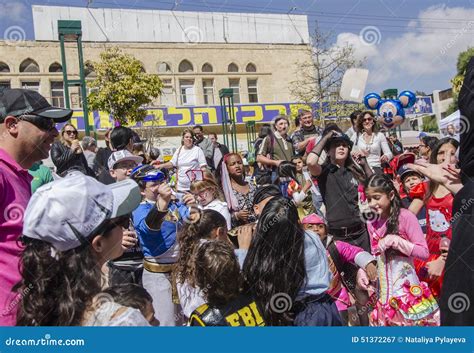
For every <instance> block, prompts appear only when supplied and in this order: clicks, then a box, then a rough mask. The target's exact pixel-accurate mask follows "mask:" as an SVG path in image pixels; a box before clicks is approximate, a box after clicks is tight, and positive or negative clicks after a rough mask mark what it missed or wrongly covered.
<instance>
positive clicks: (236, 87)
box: [229, 78, 240, 104]
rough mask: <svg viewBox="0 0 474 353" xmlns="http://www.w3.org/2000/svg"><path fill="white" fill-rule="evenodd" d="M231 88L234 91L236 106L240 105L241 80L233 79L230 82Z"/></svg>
mask: <svg viewBox="0 0 474 353" xmlns="http://www.w3.org/2000/svg"><path fill="white" fill-rule="evenodd" d="M229 87H230V88H232V89H233V90H234V104H239V103H240V80H239V79H238V78H231V79H230V80H229Z"/></svg>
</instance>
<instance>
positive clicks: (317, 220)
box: [301, 213, 326, 224]
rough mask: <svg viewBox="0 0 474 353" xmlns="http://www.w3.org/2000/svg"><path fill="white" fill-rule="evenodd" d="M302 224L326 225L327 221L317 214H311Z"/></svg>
mask: <svg viewBox="0 0 474 353" xmlns="http://www.w3.org/2000/svg"><path fill="white" fill-rule="evenodd" d="M301 223H302V224H326V221H325V220H324V218H323V217H321V216H318V215H317V214H315V213H311V214H310V215H308V216H306V217H305V218H303V220H302V221H301Z"/></svg>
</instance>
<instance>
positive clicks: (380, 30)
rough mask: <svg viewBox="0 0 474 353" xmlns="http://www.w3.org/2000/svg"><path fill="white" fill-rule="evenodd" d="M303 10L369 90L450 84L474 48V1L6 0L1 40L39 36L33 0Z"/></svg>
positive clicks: (1, 0)
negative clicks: (357, 65)
mask: <svg viewBox="0 0 474 353" xmlns="http://www.w3.org/2000/svg"><path fill="white" fill-rule="evenodd" d="M88 2H89V3H90V4H89V6H90V7H95V8H102V7H109V8H136V9H161V10H171V9H175V10H180V11H206V12H207V11H216V12H251V13H263V14H265V13H281V14H286V13H288V12H291V13H292V14H304V15H307V16H308V24H309V27H310V32H312V31H314V28H315V27H316V23H317V24H318V27H319V28H320V29H321V30H322V31H324V32H330V33H331V34H332V36H331V39H332V43H333V45H335V46H337V45H345V44H350V45H352V46H354V49H355V55H356V57H357V58H358V59H361V60H363V61H364V66H365V67H366V68H367V69H369V80H368V84H367V89H366V93H368V92H371V91H374V92H381V91H383V90H384V89H387V88H398V90H399V91H402V90H406V89H408V90H412V91H423V92H426V93H428V94H430V93H431V92H432V91H433V90H436V89H441V90H442V89H446V88H449V87H451V83H450V80H451V78H452V77H453V76H454V75H455V74H456V61H457V57H458V54H459V52H461V51H464V50H466V49H467V48H469V47H473V46H474V0H454V1H444V2H437V1H425V0H420V1H418V0H417V1H414V0H400V1H396V0H395V1H394V0H360V1H342V0H289V1H283V0H220V1H219V0H154V1H153V0H113V1H110V0H69V1H62V0H33V1H27V0H0V38H4V39H7V40H8V39H12V38H13V39H16V40H18V39H19V40H23V39H25V40H33V39H34V34H33V21H32V13H31V5H56V6H81V7H85V6H86V5H87V4H88Z"/></svg>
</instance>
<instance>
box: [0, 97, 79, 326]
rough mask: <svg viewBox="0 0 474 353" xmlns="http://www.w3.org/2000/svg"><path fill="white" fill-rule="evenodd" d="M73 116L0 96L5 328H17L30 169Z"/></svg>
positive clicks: (0, 301) (0, 272)
mask: <svg viewBox="0 0 474 353" xmlns="http://www.w3.org/2000/svg"><path fill="white" fill-rule="evenodd" d="M71 115H72V110H70V109H62V108H56V107H52V106H51V105H50V104H49V103H48V102H47V101H46V99H45V98H44V97H43V96H41V95H40V94H39V93H37V92H35V91H31V90H24V89H5V90H4V91H2V92H1V93H0V209H1V210H3V212H0V326H5V325H14V324H15V320H16V314H15V313H16V311H15V305H13V304H12V300H13V299H14V298H15V295H14V294H12V292H11V289H12V287H13V285H15V284H16V283H17V282H19V280H20V279H21V277H20V273H19V271H18V268H19V258H20V252H21V248H20V245H19V242H18V240H19V237H20V235H21V233H22V228H23V213H24V211H25V208H26V206H27V204H28V200H29V199H30V197H31V186H30V184H31V180H32V177H31V176H30V175H29V173H28V169H29V168H31V167H32V166H33V164H34V163H35V162H37V161H40V160H42V159H45V158H48V156H49V151H50V149H51V145H52V144H53V142H54V139H55V138H56V137H57V136H58V131H57V130H56V123H62V122H65V121H67V120H69V119H70V118H71Z"/></svg>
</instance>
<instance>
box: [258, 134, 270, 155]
mask: <svg viewBox="0 0 474 353" xmlns="http://www.w3.org/2000/svg"><path fill="white" fill-rule="evenodd" d="M269 150H270V138H269V137H268V136H267V137H265V138H264V139H263V141H262V143H261V144H260V148H259V150H258V153H257V154H261V155H263V156H266V155H267V154H269V153H270V151H269Z"/></svg>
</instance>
